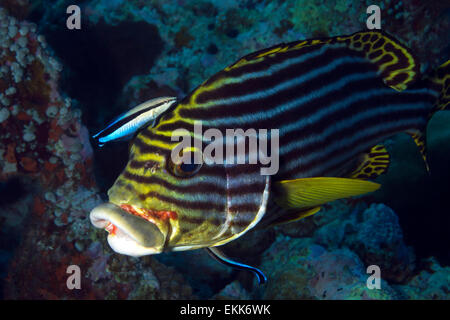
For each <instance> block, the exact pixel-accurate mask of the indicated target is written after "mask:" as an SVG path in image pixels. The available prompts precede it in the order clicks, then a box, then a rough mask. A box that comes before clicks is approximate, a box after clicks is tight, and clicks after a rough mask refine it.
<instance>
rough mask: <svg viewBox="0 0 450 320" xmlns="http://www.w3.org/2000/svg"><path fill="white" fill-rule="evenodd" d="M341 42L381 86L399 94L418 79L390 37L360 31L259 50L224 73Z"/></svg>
mask: <svg viewBox="0 0 450 320" xmlns="http://www.w3.org/2000/svg"><path fill="white" fill-rule="evenodd" d="M333 43H343V44H345V45H347V47H348V48H349V49H351V50H355V51H358V52H362V53H363V54H364V56H365V57H366V58H367V59H368V60H370V61H371V62H372V63H373V64H374V65H375V66H376V67H377V69H378V72H379V74H380V76H381V77H382V78H383V81H384V83H385V84H386V85H387V86H389V87H392V88H394V89H395V90H398V91H402V90H404V89H406V88H407V87H408V86H409V85H410V84H412V83H413V82H414V81H415V80H416V79H417V78H418V76H419V72H420V64H419V62H418V61H417V59H416V58H415V57H414V56H413V54H412V53H411V51H410V50H409V49H408V48H407V47H406V46H404V45H402V44H401V43H400V42H399V41H398V40H396V39H395V38H393V37H392V36H390V35H388V34H386V33H384V32H381V31H362V32H357V33H354V34H352V35H348V36H338V37H332V38H320V39H308V40H301V41H295V42H291V43H281V44H279V45H276V46H273V47H270V48H267V49H263V50H260V51H257V52H254V53H251V54H249V55H246V56H244V57H243V58H241V59H239V60H238V61H237V62H236V63H234V64H233V65H231V66H229V67H227V68H226V69H225V71H228V70H231V69H234V68H239V67H241V66H244V65H247V64H252V63H257V62H259V61H262V60H263V59H264V58H266V56H274V55H278V54H282V53H283V52H288V51H293V50H302V49H303V48H306V47H309V46H315V45H326V44H333Z"/></svg>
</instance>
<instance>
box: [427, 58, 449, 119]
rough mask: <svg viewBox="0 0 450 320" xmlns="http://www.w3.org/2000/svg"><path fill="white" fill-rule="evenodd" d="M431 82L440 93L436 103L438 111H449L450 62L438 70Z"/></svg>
mask: <svg viewBox="0 0 450 320" xmlns="http://www.w3.org/2000/svg"><path fill="white" fill-rule="evenodd" d="M430 80H431V83H432V84H433V86H435V87H436V89H437V90H438V91H439V92H440V95H439V98H438V100H437V102H436V111H437V110H444V109H448V107H449V104H450V60H448V61H447V62H445V63H444V64H443V65H441V66H440V67H439V68H437V70H436V71H435V72H434V74H433V75H432V76H431V79H430Z"/></svg>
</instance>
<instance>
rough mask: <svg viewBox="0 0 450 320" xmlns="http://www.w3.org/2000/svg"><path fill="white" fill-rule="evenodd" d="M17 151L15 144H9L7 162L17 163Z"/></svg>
mask: <svg viewBox="0 0 450 320" xmlns="http://www.w3.org/2000/svg"><path fill="white" fill-rule="evenodd" d="M15 149H16V144H15V143H10V144H8V146H7V147H6V155H5V159H6V161H8V162H11V163H16V162H17V160H16V152H15Z"/></svg>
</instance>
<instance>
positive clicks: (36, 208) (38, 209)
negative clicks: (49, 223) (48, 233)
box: [33, 196, 46, 216]
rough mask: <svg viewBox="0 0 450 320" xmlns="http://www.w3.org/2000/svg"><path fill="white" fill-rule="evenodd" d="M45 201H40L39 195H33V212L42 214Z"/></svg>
mask: <svg viewBox="0 0 450 320" xmlns="http://www.w3.org/2000/svg"><path fill="white" fill-rule="evenodd" d="M45 209H46V206H45V202H44V201H42V199H41V198H39V197H37V196H36V197H34V203H33V212H34V213H36V214H37V215H38V216H42V215H43V214H44V213H45Z"/></svg>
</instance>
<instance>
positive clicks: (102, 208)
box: [89, 202, 165, 257]
mask: <svg viewBox="0 0 450 320" xmlns="http://www.w3.org/2000/svg"><path fill="white" fill-rule="evenodd" d="M89 218H90V220H91V223H92V224H93V225H94V227H96V228H100V229H105V230H106V231H107V232H108V233H109V235H108V243H109V245H110V246H111V248H112V249H113V250H114V251H115V252H117V253H120V254H125V255H129V256H133V257H140V256H144V255H149V254H155V253H160V252H162V250H163V247H164V243H165V236H164V234H163V233H162V232H161V231H160V229H159V228H158V226H157V225H156V224H155V223H153V222H152V221H150V220H146V219H143V218H142V217H140V216H137V215H134V214H130V213H129V211H127V210H126V209H124V208H122V207H121V206H118V205H115V204H113V203H111V202H107V203H103V204H101V205H99V206H97V207H95V208H94V209H92V211H91V213H90V215H89Z"/></svg>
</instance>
